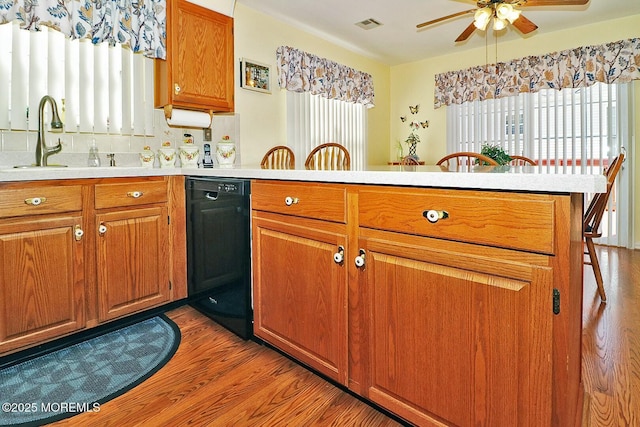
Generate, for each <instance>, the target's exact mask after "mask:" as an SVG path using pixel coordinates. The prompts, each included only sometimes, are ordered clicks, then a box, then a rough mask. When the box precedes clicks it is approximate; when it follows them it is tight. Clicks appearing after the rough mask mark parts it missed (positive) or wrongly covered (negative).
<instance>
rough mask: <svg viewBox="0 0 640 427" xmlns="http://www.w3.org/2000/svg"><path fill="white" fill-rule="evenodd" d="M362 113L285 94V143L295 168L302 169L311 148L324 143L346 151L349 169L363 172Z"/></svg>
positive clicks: (358, 109)
mask: <svg viewBox="0 0 640 427" xmlns="http://www.w3.org/2000/svg"><path fill="white" fill-rule="evenodd" d="M366 112H367V109H366V107H365V106H364V105H363V104H357V103H352V102H345V101H340V100H336V99H328V98H325V97H322V96H320V95H311V94H310V93H309V92H300V93H299V92H292V91H287V139H288V141H289V146H290V147H291V148H292V149H293V150H294V152H295V153H296V167H297V168H304V161H305V159H306V156H307V155H308V154H309V152H311V150H312V149H313V148H315V147H317V146H318V145H320V144H324V143H325V142H337V143H338V144H341V145H344V146H345V147H346V148H347V150H348V151H349V155H350V157H351V169H352V170H361V169H363V167H364V164H365V159H366V140H367V135H366V130H367V114H366Z"/></svg>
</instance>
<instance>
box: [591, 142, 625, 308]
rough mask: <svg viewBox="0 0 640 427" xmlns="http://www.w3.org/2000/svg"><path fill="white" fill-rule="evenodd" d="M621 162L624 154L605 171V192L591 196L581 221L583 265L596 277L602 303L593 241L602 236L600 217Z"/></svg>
mask: <svg viewBox="0 0 640 427" xmlns="http://www.w3.org/2000/svg"><path fill="white" fill-rule="evenodd" d="M623 161H624V153H620V154H619V155H618V157H616V158H615V159H613V161H612V162H611V164H610V165H609V167H608V168H607V169H606V170H605V175H606V177H607V190H606V191H605V192H604V193H597V194H595V195H594V196H593V198H592V199H591V202H590V203H589V206H588V207H587V209H586V210H585V213H584V218H583V221H582V234H583V236H584V241H585V244H586V246H587V250H586V254H587V255H589V261H585V264H589V265H591V266H592V267H593V273H594V275H595V277H596V284H597V285H598V293H599V294H600V299H601V300H602V301H606V300H607V296H606V293H605V290H604V283H603V281H602V272H601V271H600V263H599V262H598V256H597V254H596V251H595V245H594V243H593V239H596V238H598V237H601V236H602V232H601V231H600V223H601V222H602V217H603V216H604V213H605V211H606V210H607V205H608V204H609V198H610V196H611V192H612V191H613V188H614V184H615V181H616V177H617V176H618V172H620V168H621V167H622V162H623Z"/></svg>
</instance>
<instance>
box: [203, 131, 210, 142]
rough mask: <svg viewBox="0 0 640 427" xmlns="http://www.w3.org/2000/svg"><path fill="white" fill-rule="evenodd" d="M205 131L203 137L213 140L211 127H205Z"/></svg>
mask: <svg viewBox="0 0 640 427" xmlns="http://www.w3.org/2000/svg"><path fill="white" fill-rule="evenodd" d="M203 131H204V133H203V136H202V139H203V140H204V141H211V128H204V129H203Z"/></svg>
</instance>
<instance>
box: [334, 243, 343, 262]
mask: <svg viewBox="0 0 640 427" xmlns="http://www.w3.org/2000/svg"><path fill="white" fill-rule="evenodd" d="M343 261H344V247H343V246H338V252H336V253H335V254H333V262H335V263H336V264H342V262H343Z"/></svg>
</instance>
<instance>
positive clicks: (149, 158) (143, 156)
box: [140, 145, 156, 169]
mask: <svg viewBox="0 0 640 427" xmlns="http://www.w3.org/2000/svg"><path fill="white" fill-rule="evenodd" d="M155 159H156V155H155V154H154V153H153V151H151V147H149V146H148V145H145V146H144V148H143V149H142V151H141V152H140V165H141V166H142V167H143V168H148V169H151V168H153V162H154V161H155Z"/></svg>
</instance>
